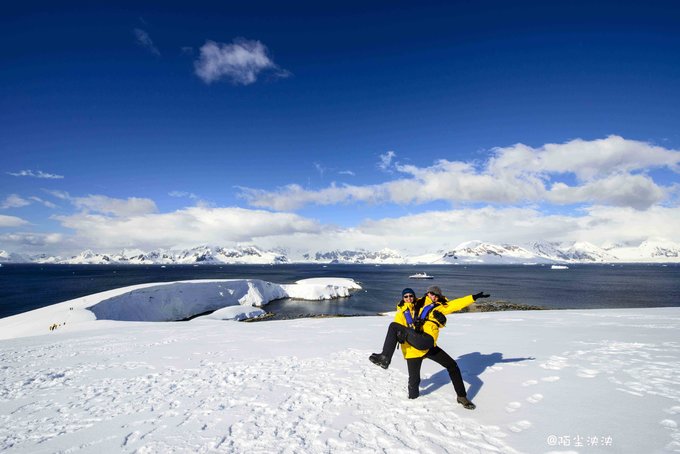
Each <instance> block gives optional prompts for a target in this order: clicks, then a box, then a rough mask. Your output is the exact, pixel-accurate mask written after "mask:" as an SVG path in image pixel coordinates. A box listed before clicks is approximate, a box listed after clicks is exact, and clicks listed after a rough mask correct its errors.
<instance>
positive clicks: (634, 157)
mask: <svg viewBox="0 0 680 454" xmlns="http://www.w3.org/2000/svg"><path fill="white" fill-rule="evenodd" d="M494 153H495V157H493V158H492V159H491V160H490V161H489V164H488V169H489V171H490V172H491V173H493V174H503V173H506V172H509V173H513V174H523V173H548V174H560V173H573V174H575V175H576V176H577V177H578V178H579V179H581V180H591V179H594V178H598V177H602V176H606V175H609V174H612V173H627V172H632V171H635V170H641V169H649V168H656V167H669V168H671V169H673V170H674V171H675V172H680V152H679V151H677V150H669V149H666V148H663V147H659V146H655V145H652V144H649V143H647V142H640V141H637V140H629V139H624V138H623V137H620V136H615V135H612V136H609V137H607V138H605V139H598V140H591V141H587V140H582V139H575V140H572V141H570V142H567V143H564V144H546V145H543V146H542V147H539V148H532V147H529V146H527V145H523V144H517V145H514V146H511V147H505V148H495V149H494Z"/></svg>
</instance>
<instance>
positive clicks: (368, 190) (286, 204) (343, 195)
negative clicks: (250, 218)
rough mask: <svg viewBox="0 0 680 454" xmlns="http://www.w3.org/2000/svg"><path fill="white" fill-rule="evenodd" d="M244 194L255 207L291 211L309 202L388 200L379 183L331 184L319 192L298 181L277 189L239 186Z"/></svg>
mask: <svg viewBox="0 0 680 454" xmlns="http://www.w3.org/2000/svg"><path fill="white" fill-rule="evenodd" d="M239 189H240V190H241V196H242V197H243V198H245V199H246V200H247V201H248V203H250V204H251V205H252V206H255V207H261V208H271V209H274V210H278V211H290V210H296V209H298V208H301V207H303V206H305V205H309V204H316V205H335V204H338V203H351V202H369V203H370V202H376V203H378V202H382V201H384V200H385V195H384V194H383V193H384V189H383V188H381V187H379V186H350V185H343V186H337V185H336V184H335V183H332V184H331V186H329V187H328V188H325V189H321V190H319V191H309V190H306V189H304V188H303V187H302V186H300V185H297V184H291V185H288V186H285V187H283V188H281V189H280V190H279V191H277V192H268V191H262V190H259V189H252V188H245V187H239Z"/></svg>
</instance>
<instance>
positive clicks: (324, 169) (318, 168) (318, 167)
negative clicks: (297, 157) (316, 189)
mask: <svg viewBox="0 0 680 454" xmlns="http://www.w3.org/2000/svg"><path fill="white" fill-rule="evenodd" d="M314 168H315V169H316V171H317V172H319V175H320V176H321V177H322V178H323V174H324V172H326V168H325V167H324V166H322V165H321V164H319V163H318V162H315V163H314Z"/></svg>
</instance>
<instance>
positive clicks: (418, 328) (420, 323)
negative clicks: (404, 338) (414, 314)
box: [413, 319, 425, 331]
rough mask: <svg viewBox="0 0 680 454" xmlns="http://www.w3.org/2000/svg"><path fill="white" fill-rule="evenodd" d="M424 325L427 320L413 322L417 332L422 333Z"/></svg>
mask: <svg viewBox="0 0 680 454" xmlns="http://www.w3.org/2000/svg"><path fill="white" fill-rule="evenodd" d="M424 324H425V320H421V319H416V320H413V329H415V330H416V331H421V330H422V329H423V325H424Z"/></svg>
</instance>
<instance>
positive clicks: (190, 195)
mask: <svg viewBox="0 0 680 454" xmlns="http://www.w3.org/2000/svg"><path fill="white" fill-rule="evenodd" d="M168 195H169V196H170V197H177V198H187V199H192V200H198V199H199V197H198V196H197V195H196V194H194V193H193V192H186V191H171V192H168Z"/></svg>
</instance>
